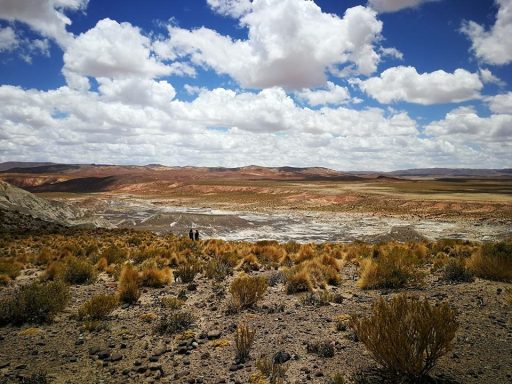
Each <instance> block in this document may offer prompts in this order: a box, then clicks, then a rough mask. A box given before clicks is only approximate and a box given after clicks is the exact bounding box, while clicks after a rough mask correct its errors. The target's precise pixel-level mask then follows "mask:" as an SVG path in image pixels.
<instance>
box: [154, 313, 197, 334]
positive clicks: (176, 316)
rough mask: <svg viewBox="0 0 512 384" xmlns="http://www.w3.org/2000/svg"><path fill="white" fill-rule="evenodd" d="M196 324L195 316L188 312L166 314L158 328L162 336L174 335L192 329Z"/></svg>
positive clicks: (163, 315)
mask: <svg viewBox="0 0 512 384" xmlns="http://www.w3.org/2000/svg"><path fill="white" fill-rule="evenodd" d="M193 323H194V316H192V314H191V313H190V312H186V311H170V312H164V313H163V314H162V316H161V318H160V322H159V324H158V326H157V331H158V332H159V333H161V334H167V335H174V334H176V333H179V332H183V331H185V330H187V329H188V328H190V326H191V325H192V324H193Z"/></svg>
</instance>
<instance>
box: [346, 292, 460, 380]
mask: <svg viewBox="0 0 512 384" xmlns="http://www.w3.org/2000/svg"><path fill="white" fill-rule="evenodd" d="M350 326H351V327H352V328H353V329H354V331H355V333H356V335H357V338H358V339H359V340H360V341H362V342H363V343H364V344H365V345H366V347H367V348H368V349H369V350H370V352H371V354H372V356H373V358H374V359H375V360H376V361H377V362H378V363H379V364H381V365H382V366H383V367H384V369H385V370H386V371H387V372H389V373H391V374H392V375H394V376H397V377H400V378H406V379H407V380H410V381H412V382H418V381H420V380H421V379H422V378H423V377H424V376H426V375H427V374H428V372H429V371H430V370H431V369H432V368H433V367H434V365H435V363H436V362H437V360H438V359H439V358H440V357H441V356H443V355H445V354H446V353H448V352H449V351H450V350H451V349H452V341H453V338H454V337H455V332H456V330H457V328H458V324H457V321H456V316H455V312H454V311H453V310H452V309H451V308H450V307H449V306H448V304H446V303H442V304H440V305H437V306H431V305H430V304H429V302H428V301H427V300H426V299H425V300H424V301H420V300H418V299H416V298H407V297H406V296H405V295H399V296H396V297H394V298H392V299H391V300H390V301H389V302H385V301H384V299H382V298H380V299H379V300H378V301H377V302H376V303H375V304H374V305H373V308H372V312H371V314H370V315H369V316H368V317H359V316H352V317H351V320H350Z"/></svg>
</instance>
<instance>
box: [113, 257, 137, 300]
mask: <svg viewBox="0 0 512 384" xmlns="http://www.w3.org/2000/svg"><path fill="white" fill-rule="evenodd" d="M118 289H119V300H120V301H122V302H124V303H128V304H132V303H135V302H137V300H139V297H140V290H139V273H138V272H137V271H136V270H135V269H134V268H133V267H132V266H131V264H126V265H125V266H124V268H123V269H122V271H121V276H120V277H119V288H118Z"/></svg>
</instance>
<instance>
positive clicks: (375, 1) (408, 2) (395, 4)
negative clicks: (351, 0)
mask: <svg viewBox="0 0 512 384" xmlns="http://www.w3.org/2000/svg"><path fill="white" fill-rule="evenodd" d="M433 1H439V0H368V5H369V6H371V7H372V8H373V9H375V10H376V11H377V12H380V13H384V12H397V11H400V10H402V9H405V8H415V7H419V6H420V5H422V4H424V3H430V2H433Z"/></svg>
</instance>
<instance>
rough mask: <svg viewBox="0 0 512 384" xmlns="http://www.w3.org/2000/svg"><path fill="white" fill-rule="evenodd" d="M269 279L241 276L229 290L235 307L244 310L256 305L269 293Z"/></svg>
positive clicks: (243, 274)
mask: <svg viewBox="0 0 512 384" xmlns="http://www.w3.org/2000/svg"><path fill="white" fill-rule="evenodd" d="M267 287H268V285H267V279H266V278H265V277H263V276H249V275H246V274H245V273H242V274H240V275H239V276H238V277H237V278H236V279H235V280H233V282H232V283H231V286H230V288H229V292H230V293H231V297H232V300H233V305H234V306H235V307H236V308H240V309H244V308H250V307H253V306H254V305H256V303H257V302H258V301H259V300H260V299H261V298H262V297H263V295H264V294H265V292H266V291H267Z"/></svg>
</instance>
